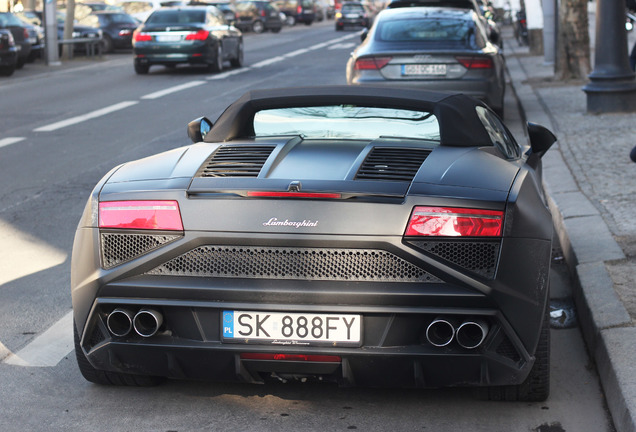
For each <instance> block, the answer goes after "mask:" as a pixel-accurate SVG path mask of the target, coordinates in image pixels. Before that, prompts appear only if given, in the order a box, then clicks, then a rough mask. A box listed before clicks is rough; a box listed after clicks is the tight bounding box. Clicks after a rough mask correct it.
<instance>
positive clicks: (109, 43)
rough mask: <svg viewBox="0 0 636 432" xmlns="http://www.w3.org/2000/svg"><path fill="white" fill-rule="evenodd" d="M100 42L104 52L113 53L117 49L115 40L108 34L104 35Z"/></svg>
mask: <svg viewBox="0 0 636 432" xmlns="http://www.w3.org/2000/svg"><path fill="white" fill-rule="evenodd" d="M100 44H101V48H102V52H103V53H105V54H106V53H112V52H113V51H115V44H114V43H113V40H112V39H111V38H110V36H108V35H104V37H103V38H102V41H101V42H100Z"/></svg>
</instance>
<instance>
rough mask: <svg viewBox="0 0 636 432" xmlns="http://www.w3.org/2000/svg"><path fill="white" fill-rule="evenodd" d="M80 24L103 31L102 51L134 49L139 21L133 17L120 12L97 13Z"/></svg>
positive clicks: (87, 16)
mask: <svg viewBox="0 0 636 432" xmlns="http://www.w3.org/2000/svg"><path fill="white" fill-rule="evenodd" d="M78 24H80V25H84V26H87V27H93V28H95V29H99V30H101V31H102V51H103V52H106V53H109V52H113V51H114V50H115V49H129V48H132V35H133V32H134V31H135V29H136V28H137V27H139V24H140V23H139V21H137V20H136V19H135V18H134V17H133V16H132V15H129V14H127V13H125V12H118V11H105V10H104V11H95V12H93V13H90V14H88V15H86V16H85V17H83V18H82V19H81V20H79V21H78Z"/></svg>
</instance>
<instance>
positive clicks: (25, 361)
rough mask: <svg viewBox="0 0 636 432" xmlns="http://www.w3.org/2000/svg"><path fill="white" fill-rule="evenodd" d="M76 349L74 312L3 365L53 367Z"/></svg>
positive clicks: (5, 360) (9, 357)
mask: <svg viewBox="0 0 636 432" xmlns="http://www.w3.org/2000/svg"><path fill="white" fill-rule="evenodd" d="M73 349H74V341H73V312H72V311H71V312H69V313H67V314H66V315H65V316H64V317H63V318H62V319H61V320H59V321H58V322H56V323H55V324H53V326H52V327H50V328H49V329H48V330H46V331H45V332H44V333H42V334H41V335H39V336H38V337H36V338H35V339H33V341H32V342H31V343H30V344H28V345H27V346H26V347H24V348H22V349H21V350H20V351H18V352H17V353H15V354H13V353H11V354H9V355H8V356H7V358H6V359H4V360H3V362H2V363H5V364H10V365H15V366H31V367H53V366H56V365H57V364H58V363H59V362H60V361H61V360H62V359H63V358H64V357H66V356H67V355H68V354H69V353H70V352H71V351H72V350H73Z"/></svg>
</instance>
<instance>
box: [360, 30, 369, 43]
mask: <svg viewBox="0 0 636 432" xmlns="http://www.w3.org/2000/svg"><path fill="white" fill-rule="evenodd" d="M368 35H369V29H368V28H366V27H365V28H364V29H362V32H361V33H360V42H364V40H365V39H366V38H367V36H368Z"/></svg>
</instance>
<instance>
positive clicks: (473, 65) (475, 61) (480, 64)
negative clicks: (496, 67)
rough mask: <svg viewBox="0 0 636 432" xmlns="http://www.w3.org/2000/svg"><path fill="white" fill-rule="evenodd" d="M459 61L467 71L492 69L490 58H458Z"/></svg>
mask: <svg viewBox="0 0 636 432" xmlns="http://www.w3.org/2000/svg"><path fill="white" fill-rule="evenodd" d="M456 59H457V61H458V62H460V63H461V64H462V66H464V67H465V68H466V69H492V67H493V63H492V59H491V58H490V57H456Z"/></svg>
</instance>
